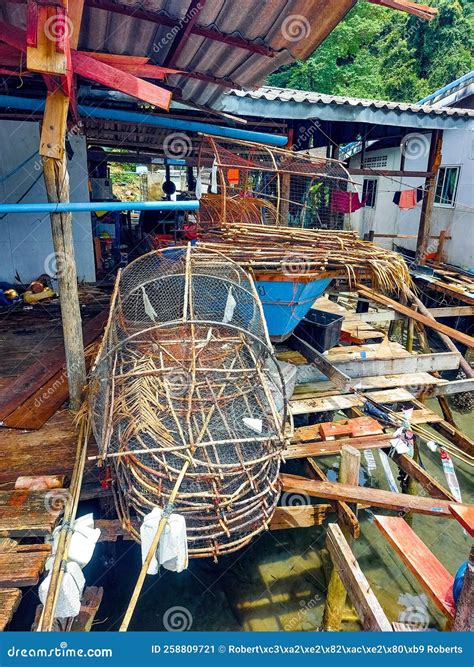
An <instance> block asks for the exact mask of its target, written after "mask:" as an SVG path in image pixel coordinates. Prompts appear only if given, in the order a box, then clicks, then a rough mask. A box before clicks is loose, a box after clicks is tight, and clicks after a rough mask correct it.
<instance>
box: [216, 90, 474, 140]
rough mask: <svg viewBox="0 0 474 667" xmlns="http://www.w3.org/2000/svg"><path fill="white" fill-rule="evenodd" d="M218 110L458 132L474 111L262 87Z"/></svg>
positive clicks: (226, 100)
mask: <svg viewBox="0 0 474 667" xmlns="http://www.w3.org/2000/svg"><path fill="white" fill-rule="evenodd" d="M215 108H216V109H218V110H220V111H225V112H227V113H231V114H236V115H241V116H250V117H256V118H275V119H280V118H291V119H293V120H307V121H310V120H315V119H317V120H322V121H335V122H345V123H368V124H372V125H385V126H392V127H410V128H414V129H420V130H431V129H444V130H448V129H456V128H458V127H460V126H465V123H468V122H471V121H472V118H473V117H474V111H473V110H472V109H458V108H438V107H433V106H430V105H425V104H424V105H419V104H406V103H403V102H387V101H384V100H369V99H362V98H356V97H342V96H339V95H324V94H322V93H316V92H307V91H303V90H294V89H292V88H277V87H272V86H263V87H261V88H258V89H256V90H252V91H242V90H230V91H227V92H226V94H225V95H223V96H222V97H221V99H220V100H218V102H217V104H216V105H215Z"/></svg>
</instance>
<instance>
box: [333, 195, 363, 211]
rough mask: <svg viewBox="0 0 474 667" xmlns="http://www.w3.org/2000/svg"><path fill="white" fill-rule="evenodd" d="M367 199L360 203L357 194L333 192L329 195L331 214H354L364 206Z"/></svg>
mask: <svg viewBox="0 0 474 667" xmlns="http://www.w3.org/2000/svg"><path fill="white" fill-rule="evenodd" d="M366 201H367V198H365V199H363V200H362V201H360V199H359V193H358V192H345V191H344V190H333V191H332V193H331V211H332V213H355V211H358V210H359V209H360V208H362V207H363V206H365V203H366Z"/></svg>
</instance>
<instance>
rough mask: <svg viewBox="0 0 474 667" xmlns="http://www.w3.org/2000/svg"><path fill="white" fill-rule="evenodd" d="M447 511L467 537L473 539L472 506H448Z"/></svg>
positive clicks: (473, 513)
mask: <svg viewBox="0 0 474 667" xmlns="http://www.w3.org/2000/svg"><path fill="white" fill-rule="evenodd" d="M449 511H450V512H451V514H452V515H453V516H454V518H455V519H456V520H457V521H459V523H460V524H461V526H462V527H463V528H465V529H466V530H467V532H468V533H469V535H470V536H471V537H474V506H473V505H459V504H458V503H456V504H453V505H450V506H449Z"/></svg>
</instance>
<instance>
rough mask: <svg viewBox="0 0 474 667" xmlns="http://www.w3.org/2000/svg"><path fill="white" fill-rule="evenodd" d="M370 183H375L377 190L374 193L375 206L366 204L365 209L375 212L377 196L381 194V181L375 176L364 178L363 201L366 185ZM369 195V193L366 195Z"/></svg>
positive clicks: (362, 199)
mask: <svg viewBox="0 0 474 667" xmlns="http://www.w3.org/2000/svg"><path fill="white" fill-rule="evenodd" d="M369 181H373V182H374V183H375V188H374V192H373V205H372V206H370V205H369V204H365V208H370V209H371V210H374V209H375V208H376V206H377V195H378V193H379V179H378V178H376V177H374V176H367V177H364V180H363V181H362V197H361V201H364V197H365V195H364V190H365V184H366V183H368V182H369ZM366 194H367V193H366Z"/></svg>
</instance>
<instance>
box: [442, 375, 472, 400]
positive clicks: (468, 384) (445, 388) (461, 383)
mask: <svg viewBox="0 0 474 667" xmlns="http://www.w3.org/2000/svg"><path fill="white" fill-rule="evenodd" d="M465 391H474V378H463V379H462V380H453V381H452V382H448V383H447V384H443V385H439V386H437V387H434V392H433V393H434V396H452V395H453V394H461V393H463V392H465Z"/></svg>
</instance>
